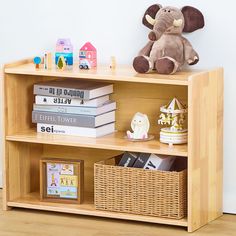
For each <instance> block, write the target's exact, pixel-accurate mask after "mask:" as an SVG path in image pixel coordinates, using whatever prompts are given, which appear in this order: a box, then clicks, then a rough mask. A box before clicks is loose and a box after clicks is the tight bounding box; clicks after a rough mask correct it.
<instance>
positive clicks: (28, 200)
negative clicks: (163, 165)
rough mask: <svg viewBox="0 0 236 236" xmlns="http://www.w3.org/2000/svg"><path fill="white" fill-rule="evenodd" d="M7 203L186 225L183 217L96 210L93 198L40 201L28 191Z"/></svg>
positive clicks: (55, 210)
mask: <svg viewBox="0 0 236 236" xmlns="http://www.w3.org/2000/svg"><path fill="white" fill-rule="evenodd" d="M7 205H8V206H9V207H19V208H27V209H35V210H44V211H54V212H63V213H72V214H79V215H88V216H99V217H107V218H113V219H123V220H134V221H143V222H150V223H159V224H168V225H176V226H185V227H187V225H188V222H187V218H183V219H181V220H175V219H165V218H159V217H153V216H142V215H132V214H126V213H117V212H108V211H98V210H96V209H95V206H94V204H93V200H87V201H84V203H83V204H81V205H77V204H62V203H52V202H42V201H40V198H39V193H37V192H34V193H30V194H28V195H27V196H25V197H22V198H19V199H16V200H14V201H9V202H8V203H7Z"/></svg>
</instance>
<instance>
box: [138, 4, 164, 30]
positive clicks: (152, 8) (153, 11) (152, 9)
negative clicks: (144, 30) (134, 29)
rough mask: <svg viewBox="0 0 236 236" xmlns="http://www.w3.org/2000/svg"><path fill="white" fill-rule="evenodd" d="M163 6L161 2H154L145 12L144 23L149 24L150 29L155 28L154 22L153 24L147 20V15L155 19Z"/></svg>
mask: <svg viewBox="0 0 236 236" xmlns="http://www.w3.org/2000/svg"><path fill="white" fill-rule="evenodd" d="M161 8H162V6H161V5H159V4H154V5H151V6H150V7H149V8H148V9H147V10H146V11H145V13H144V16H143V20H142V22H143V24H144V25H145V26H147V27H148V28H149V29H153V24H151V23H150V22H148V21H147V17H146V16H147V15H148V16H149V18H152V19H155V16H156V14H157V12H158V11H159V10H160V9H161Z"/></svg>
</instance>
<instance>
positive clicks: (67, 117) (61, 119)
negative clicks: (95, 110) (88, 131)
mask: <svg viewBox="0 0 236 236" xmlns="http://www.w3.org/2000/svg"><path fill="white" fill-rule="evenodd" d="M95 119H96V117H95V116H85V115H73V114H58V113H53V112H38V111H33V112H32V122H33V123H45V124H54V125H66V126H79V127H88V128H94V127H95Z"/></svg>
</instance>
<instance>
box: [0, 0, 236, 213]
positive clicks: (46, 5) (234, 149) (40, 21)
mask: <svg viewBox="0 0 236 236" xmlns="http://www.w3.org/2000/svg"><path fill="white" fill-rule="evenodd" d="M153 3H156V0H139V1H134V0H130V1H127V0H99V1H92V0H86V1H84V0H83V1H82V0H67V1H64V0H54V1H53V0H51V1H49V0H40V1H32V0H21V1H16V0H5V1H3V0H2V1H1V10H0V45H1V46H0V63H5V62H7V61H12V60H15V59H21V58H25V57H29V56H34V55H37V54H40V55H41V54H42V52H43V51H44V50H53V49H54V46H55V41H56V39H57V38H58V37H69V38H71V40H72V42H73V44H74V45H75V53H77V54H78V49H79V47H80V46H81V45H82V44H83V43H84V42H85V41H91V42H92V43H93V44H94V45H95V46H96V47H97V49H98V60H99V63H107V62H108V61H109V58H110V56H111V55H115V56H116V58H117V61H118V63H120V64H131V62H132V58H133V57H134V56H135V55H136V53H137V52H138V51H139V49H140V48H141V47H142V46H143V45H144V43H145V42H146V40H147V33H148V30H147V29H146V28H144V26H142V24H141V17H142V14H143V13H144V10H145V9H146V7H147V6H149V5H151V4H153ZM159 3H161V4H163V5H175V6H178V7H181V6H184V5H192V6H195V7H198V8H199V9H201V11H202V12H203V13H204V15H205V21H206V27H205V29H204V30H199V31H198V32H194V33H192V34H190V35H187V37H188V38H189V39H190V41H191V42H192V44H193V45H194V47H195V49H196V50H197V51H198V52H199V54H200V63H199V64H198V65H197V66H196V67H195V68H211V67H216V66H223V67H224V68H225V122H224V124H225V126H224V128H225V131H224V210H225V212H234V213H236V202H235V201H234V200H235V199H236V181H235V180H236V171H235V167H236V132H235V127H234V126H232V121H233V120H236V109H235V101H236V92H235V91H236V73H235V63H236V62H235V59H234V58H235V54H236V46H235V42H236V27H235V25H234V24H235V7H236V2H235V1H233V0H228V1H227V2H225V4H224V3H223V2H222V1H206V0H195V1H194V0H175V1H174V0H161V1H160V2H159Z"/></svg>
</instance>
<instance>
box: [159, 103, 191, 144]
mask: <svg viewBox="0 0 236 236" xmlns="http://www.w3.org/2000/svg"><path fill="white" fill-rule="evenodd" d="M160 111H161V115H160V117H159V118H160V119H159V120H158V124H161V125H168V127H164V128H161V131H160V142H162V143H168V144H169V145H173V144H183V143H187V140H188V130H187V129H186V128H185V120H186V114H187V107H186V106H185V105H184V104H182V103H181V102H180V101H179V100H178V99H177V98H174V99H173V100H172V101H171V102H169V104H167V105H165V106H162V107H161V108H160Z"/></svg>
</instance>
